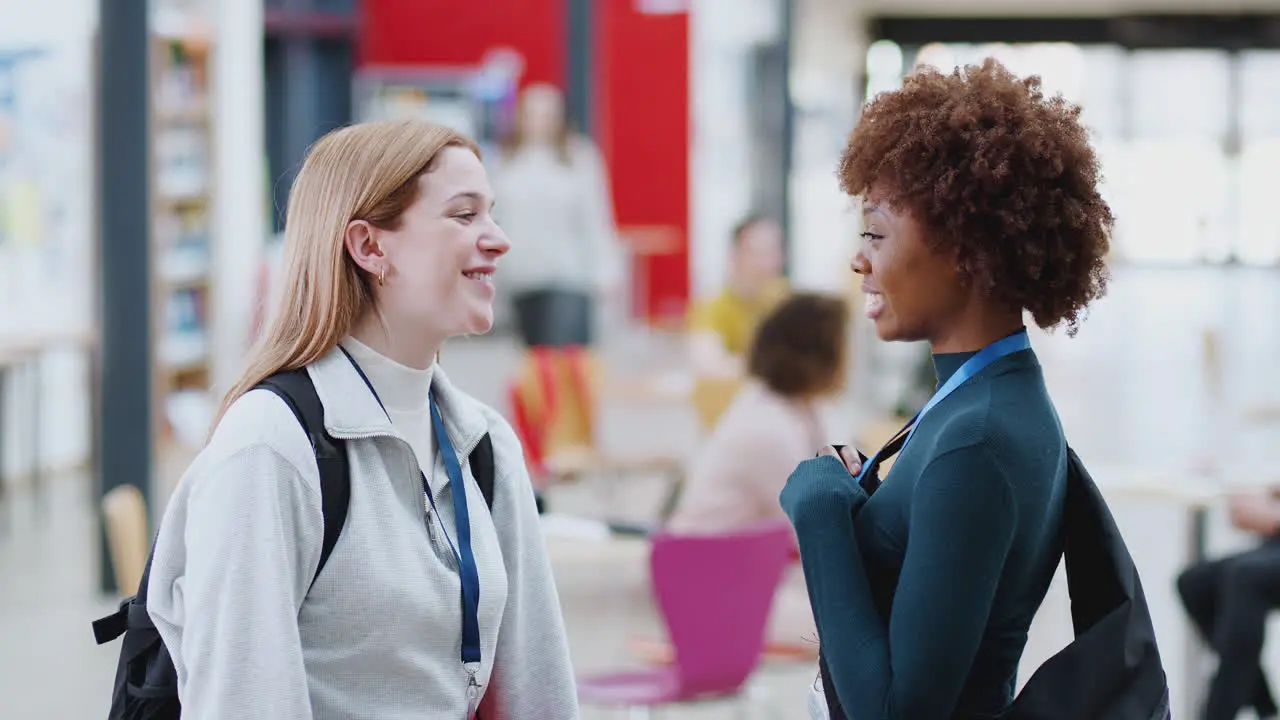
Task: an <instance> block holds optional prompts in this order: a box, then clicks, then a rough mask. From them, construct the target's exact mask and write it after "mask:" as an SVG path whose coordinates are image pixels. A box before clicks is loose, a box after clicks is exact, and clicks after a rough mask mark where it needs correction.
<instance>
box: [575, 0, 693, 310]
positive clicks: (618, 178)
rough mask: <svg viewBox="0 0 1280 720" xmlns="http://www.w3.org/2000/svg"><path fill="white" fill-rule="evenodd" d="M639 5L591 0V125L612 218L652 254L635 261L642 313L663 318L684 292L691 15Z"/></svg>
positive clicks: (684, 298)
mask: <svg viewBox="0 0 1280 720" xmlns="http://www.w3.org/2000/svg"><path fill="white" fill-rule="evenodd" d="M638 5H640V3H638V2H636V0H598V5H596V7H597V12H598V14H597V18H596V20H597V34H596V57H597V60H598V62H597V64H596V67H595V69H594V70H595V76H596V112H597V117H596V120H597V122H596V127H597V128H600V130H601V132H600V133H598V134H599V139H600V144H601V149H602V151H603V153H604V155H605V158H606V160H607V161H608V163H609V168H610V175H611V177H612V181H613V195H614V202H615V207H616V213H617V218H618V225H619V226H620V227H621V229H622V231H623V232H624V233H626V232H628V231H629V230H632V231H635V230H639V231H640V232H635V233H634V234H635V235H636V236H637V238H639V237H644V238H647V242H649V243H652V246H651V249H652V250H653V251H654V253H653V254H652V255H649V256H648V257H647V259H645V260H643V261H641V262H640V263H639V265H640V267H638V268H637V273H638V275H639V277H638V278H637V280H638V281H639V282H640V283H641V285H642V288H641V293H642V299H641V302H642V303H643V305H644V307H642V308H641V311H642V313H643V314H644V315H646V316H648V317H651V318H658V319H665V318H672V317H678V316H680V315H682V314H683V312H684V308H685V305H686V304H687V302H688V298H689V247H688V236H689V21H688V14H687V13H684V12H678V13H670V14H649V13H643V12H640V11H639V10H637V9H636V8H637V6H638Z"/></svg>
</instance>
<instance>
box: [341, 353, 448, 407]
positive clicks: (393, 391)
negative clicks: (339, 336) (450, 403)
mask: <svg viewBox="0 0 1280 720" xmlns="http://www.w3.org/2000/svg"><path fill="white" fill-rule="evenodd" d="M342 346H343V347H345V348H346V349H347V351H348V352H350V353H351V357H353V358H355V361H356V362H357V363H359V365H360V369H361V370H363V371H364V374H365V375H366V376H367V377H368V378H369V382H371V383H373V387H374V389H375V390H377V391H378V397H380V398H381V399H382V403H383V405H385V406H386V408H387V412H389V413H391V414H392V415H393V416H394V415H396V414H399V413H422V414H423V415H424V416H425V414H426V412H427V397H428V392H429V391H430V390H431V375H432V373H433V371H434V369H435V364H434V363H432V364H431V366H430V367H428V368H427V369H426V370H418V369H416V368H411V367H409V366H407V365H401V364H400V363H398V362H396V361H395V360H392V359H391V358H389V357H387V356H385V355H383V354H382V353H379V352H378V351H377V350H374V349H373V348H371V347H369V346H368V345H365V344H364V343H362V342H360V341H359V340H357V339H355V338H354V337H348V338H347V339H345V340H343V341H342ZM394 419H395V418H394V417H393V421H394Z"/></svg>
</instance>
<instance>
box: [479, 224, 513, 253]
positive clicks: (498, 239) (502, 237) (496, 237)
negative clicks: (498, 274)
mask: <svg viewBox="0 0 1280 720" xmlns="http://www.w3.org/2000/svg"><path fill="white" fill-rule="evenodd" d="M510 249H511V241H510V240H508V239H507V234H506V233H504V232H502V228H499V227H496V226H495V227H494V229H493V231H492V232H487V233H485V234H484V235H483V236H482V237H481V238H480V251H481V252H483V253H484V254H485V255H488V256H489V257H493V258H496V257H501V256H502V255H506V254H507V251H508V250H510Z"/></svg>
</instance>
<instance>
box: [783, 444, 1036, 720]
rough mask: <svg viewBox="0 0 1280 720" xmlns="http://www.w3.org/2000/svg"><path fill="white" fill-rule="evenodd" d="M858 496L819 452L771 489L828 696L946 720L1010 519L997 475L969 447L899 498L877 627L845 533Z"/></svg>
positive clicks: (857, 709)
mask: <svg viewBox="0 0 1280 720" xmlns="http://www.w3.org/2000/svg"><path fill="white" fill-rule="evenodd" d="M866 501H867V495H866V493H865V492H863V490H862V489H861V488H860V487H858V485H857V484H856V482H855V481H854V479H853V478H852V477H851V476H850V475H849V473H848V471H847V470H845V468H844V466H843V465H842V464H841V463H840V461H839V460H836V459H835V458H833V457H829V456H823V457H819V458H814V459H812V460H807V461H805V462H804V463H801V465H800V466H799V467H798V468H797V469H796V470H795V471H794V472H793V473H792V475H791V476H790V478H789V479H788V481H787V485H786V487H785V489H784V490H783V492H782V496H781V502H782V507H783V509H784V510H785V511H786V513H787V515H788V516H789V517H790V518H791V522H792V524H793V525H794V526H795V529H796V534H797V536H798V539H799V543H800V555H801V561H802V564H803V566H804V574H805V579H806V582H807V584H808V589H809V596H810V602H811V603H812V606H813V611H814V618H815V620H816V621H817V624H818V633H819V638H820V640H821V643H822V647H823V654H824V656H825V657H826V659H827V664H828V666H829V668H830V671H831V676H832V680H833V682H834V685H835V690H836V693H837V695H838V696H839V698H840V702H841V704H842V705H843V706H844V709H845V711H846V713H847V714H848V716H849V717H851V718H856V719H857V720H876V719H883V720H899V719H907V718H909V719H910V720H930V719H933V718H937V719H939V720H941V719H945V718H949V717H951V715H952V714H953V713H954V712H955V708H956V704H957V702H958V699H959V697H960V693H961V691H962V689H963V688H964V685H965V682H966V680H967V678H968V676H969V672H970V669H971V666H972V663H973V660H974V657H975V655H976V653H977V651H978V647H979V645H980V643H981V640H982V635H983V633H984V631H985V628H986V625H987V620H988V617H989V616H990V613H991V608H992V602H993V599H994V597H995V594H996V589H997V587H998V586H999V582H1000V576H1001V572H1002V570H1003V567H1004V563H1005V559H1006V557H1007V555H1008V553H1009V549H1010V546H1011V542H1012V539H1013V537H1014V531H1015V528H1016V527H1017V512H1016V508H1015V505H1014V502H1013V496H1012V492H1011V488H1010V484H1009V482H1008V478H1007V477H1006V474H1005V473H1004V472H1003V470H1002V468H1001V467H1000V465H999V464H998V463H997V462H996V461H995V460H994V458H993V457H992V453H991V452H989V451H988V450H987V449H986V448H985V447H983V446H982V445H981V444H977V445H969V446H964V447H960V448H957V449H953V450H950V451H948V452H945V453H943V454H940V455H938V456H937V457H935V458H933V459H932V460H931V461H930V463H929V464H928V466H927V467H926V469H925V471H924V472H923V473H922V475H921V479H920V482H919V484H918V486H917V487H916V491H915V496H914V499H913V502H912V503H911V506H910V527H911V540H910V543H909V545H908V547H907V550H906V557H905V560H904V563H903V567H902V573H901V576H900V578H899V580H898V586H897V591H896V594H895V596H894V600H893V607H892V610H891V612H890V621H889V622H888V624H887V625H886V623H885V622H884V620H883V619H882V618H881V615H880V613H879V612H878V610H877V607H876V604H875V600H874V598H873V594H872V590H871V585H870V583H869V581H868V573H867V569H866V567H864V557H863V553H862V552H861V549H860V548H859V546H858V536H857V534H856V532H855V526H854V519H855V517H856V515H857V512H858V510H859V509H860V508H861V507H862V505H863V504H864V503H865V502H866Z"/></svg>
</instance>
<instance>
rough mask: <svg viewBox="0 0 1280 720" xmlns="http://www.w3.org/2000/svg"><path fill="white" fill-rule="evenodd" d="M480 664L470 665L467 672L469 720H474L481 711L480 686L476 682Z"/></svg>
mask: <svg viewBox="0 0 1280 720" xmlns="http://www.w3.org/2000/svg"><path fill="white" fill-rule="evenodd" d="M477 665H478V663H468V664H467V666H466V670H467V720H474V718H475V716H476V713H477V712H479V711H480V684H479V683H478V682H476V670H478V669H479V668H478V667H477Z"/></svg>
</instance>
